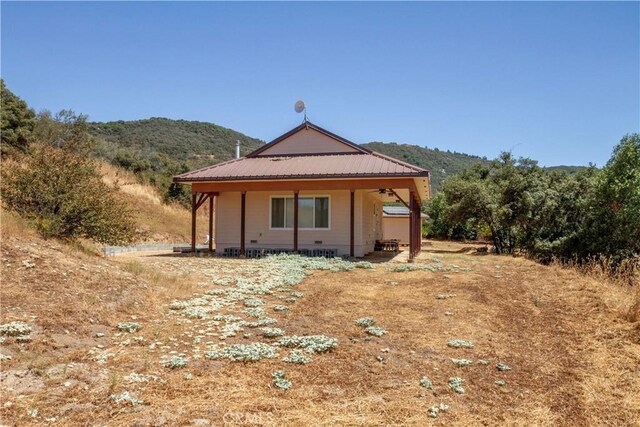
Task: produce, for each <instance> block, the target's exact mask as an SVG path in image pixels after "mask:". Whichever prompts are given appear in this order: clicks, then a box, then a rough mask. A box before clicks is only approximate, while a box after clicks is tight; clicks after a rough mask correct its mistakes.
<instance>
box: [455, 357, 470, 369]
mask: <svg viewBox="0 0 640 427" xmlns="http://www.w3.org/2000/svg"><path fill="white" fill-rule="evenodd" d="M451 361H452V362H453V364H454V365H456V366H460V367H461V368H464V367H466V366H471V365H472V364H473V362H472V361H471V360H469V359H451Z"/></svg>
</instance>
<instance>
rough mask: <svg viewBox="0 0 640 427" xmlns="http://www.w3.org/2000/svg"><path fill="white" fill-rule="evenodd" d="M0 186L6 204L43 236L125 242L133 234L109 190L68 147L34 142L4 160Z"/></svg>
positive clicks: (90, 166)
mask: <svg viewBox="0 0 640 427" xmlns="http://www.w3.org/2000/svg"><path fill="white" fill-rule="evenodd" d="M0 189H1V190H2V197H3V200H4V203H5V204H6V206H7V208H9V209H11V210H14V211H16V212H17V213H18V214H20V215H22V216H23V217H25V218H27V219H29V220H31V221H32V222H33V223H34V224H35V227H36V229H37V230H38V232H39V233H40V234H41V235H42V236H43V237H44V238H51V237H56V238H77V237H87V238H90V239H93V240H95V241H97V242H99V243H105V244H128V243H131V242H132V241H134V240H136V239H137V238H138V237H139V233H138V232H137V231H136V228H135V224H134V223H133V222H132V221H131V216H132V215H131V213H130V210H129V209H128V208H126V206H125V205H124V204H123V203H122V202H121V201H119V200H118V199H117V197H116V194H115V189H114V188H111V187H109V186H107V185H106V184H105V183H104V182H102V178H101V176H100V174H99V172H98V170H97V169H96V167H95V166H94V164H93V163H92V162H91V161H90V160H89V159H88V158H87V157H86V156H84V155H83V154H81V153H78V152H75V151H73V150H70V149H66V148H56V147H52V146H49V145H44V144H40V145H38V146H34V150H33V155H31V156H24V157H23V159H22V161H18V162H7V163H5V165H4V167H3V168H2V183H1V184H0Z"/></svg>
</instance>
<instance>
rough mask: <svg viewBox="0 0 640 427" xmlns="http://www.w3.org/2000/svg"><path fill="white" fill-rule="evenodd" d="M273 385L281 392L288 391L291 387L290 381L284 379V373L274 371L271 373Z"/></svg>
mask: <svg viewBox="0 0 640 427" xmlns="http://www.w3.org/2000/svg"><path fill="white" fill-rule="evenodd" d="M271 376H272V377H273V384H275V386H276V387H278V388H280V389H282V390H289V389H290V388H291V386H292V383H291V381H289V380H287V379H285V373H284V371H274V372H272V373H271Z"/></svg>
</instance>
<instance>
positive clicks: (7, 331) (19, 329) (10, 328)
mask: <svg viewBox="0 0 640 427" xmlns="http://www.w3.org/2000/svg"><path fill="white" fill-rule="evenodd" d="M29 333H31V326H29V325H28V324H26V323H24V322H9V323H5V324H4V325H0V335H9V336H11V337H16V336H21V335H28V334H29Z"/></svg>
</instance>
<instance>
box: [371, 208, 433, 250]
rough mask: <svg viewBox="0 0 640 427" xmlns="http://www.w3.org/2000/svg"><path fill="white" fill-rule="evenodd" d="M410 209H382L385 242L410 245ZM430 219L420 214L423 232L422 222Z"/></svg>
mask: <svg viewBox="0 0 640 427" xmlns="http://www.w3.org/2000/svg"><path fill="white" fill-rule="evenodd" d="M409 214H410V211H409V208H407V207H406V206H383V207H382V238H383V239H384V240H397V241H398V242H399V243H400V244H401V245H408V244H409V220H410V219H409ZM427 218H429V216H428V215H427V214H424V213H421V214H420V224H419V226H418V227H419V228H420V230H422V221H423V220H425V219H427Z"/></svg>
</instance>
